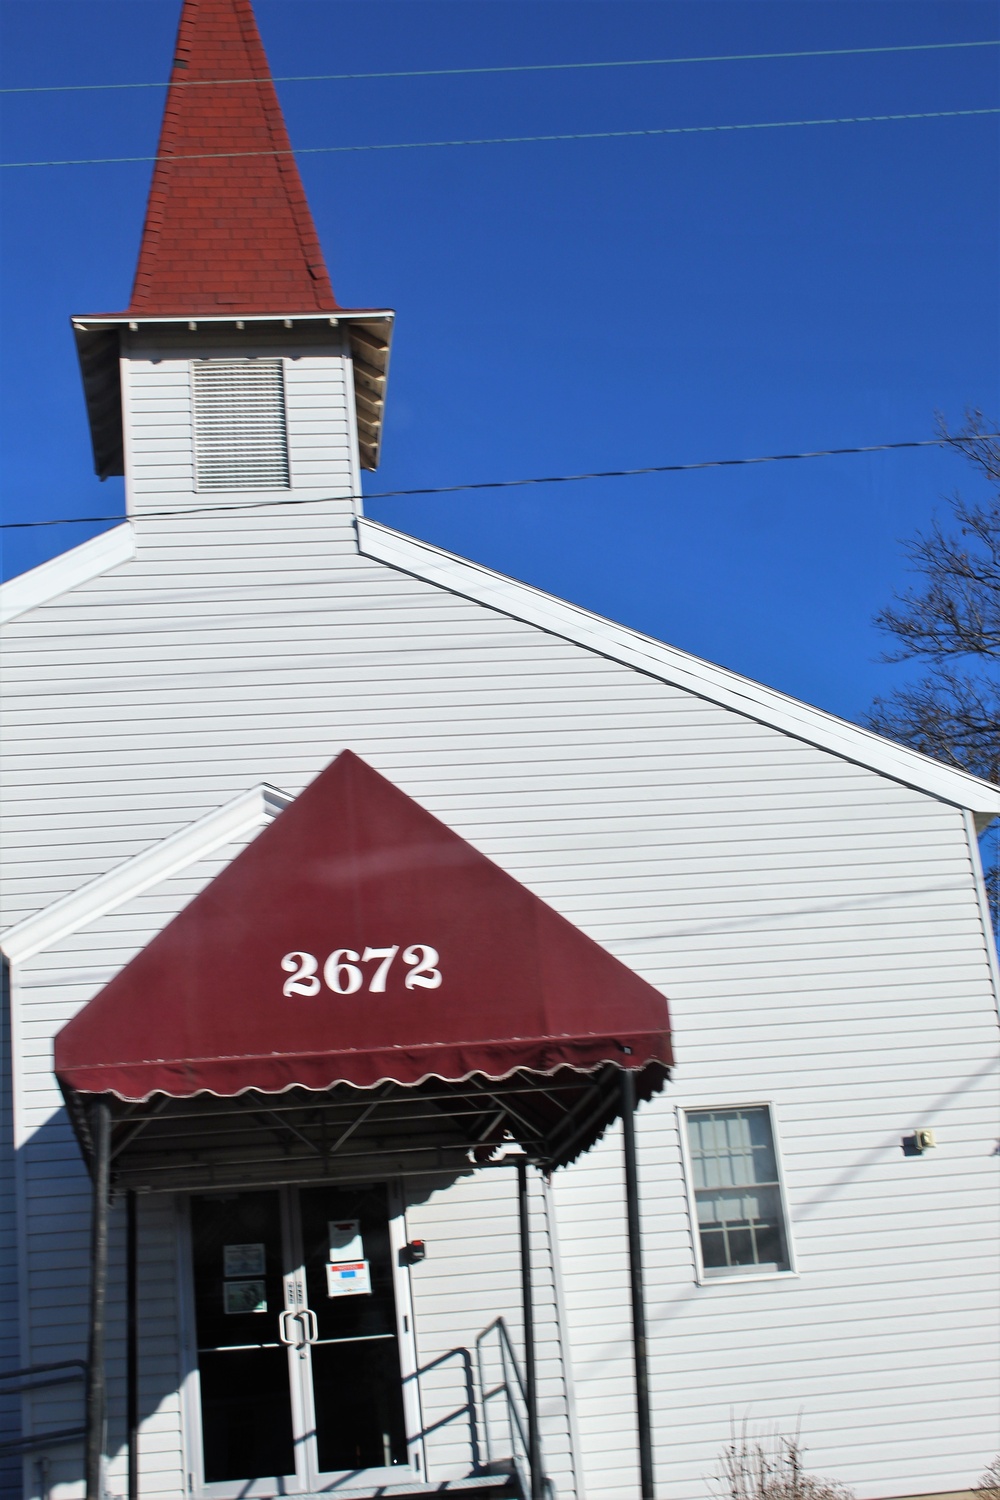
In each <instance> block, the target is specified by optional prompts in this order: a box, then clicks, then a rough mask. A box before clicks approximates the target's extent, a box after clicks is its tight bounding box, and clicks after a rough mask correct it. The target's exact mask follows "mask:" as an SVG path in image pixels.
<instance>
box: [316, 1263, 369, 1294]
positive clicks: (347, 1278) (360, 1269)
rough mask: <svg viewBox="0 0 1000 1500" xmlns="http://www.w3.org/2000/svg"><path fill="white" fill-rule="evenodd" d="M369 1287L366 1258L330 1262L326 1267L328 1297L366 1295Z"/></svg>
mask: <svg viewBox="0 0 1000 1500" xmlns="http://www.w3.org/2000/svg"><path fill="white" fill-rule="evenodd" d="M371 1289H372V1278H371V1273H370V1271H369V1269H368V1262H367V1261H366V1260H345V1261H340V1262H339V1263H337V1264H333V1263H332V1262H331V1263H330V1264H329V1265H328V1266H327V1268H326V1294H327V1296H328V1297H366V1296H368V1294H369V1293H370V1292H371Z"/></svg>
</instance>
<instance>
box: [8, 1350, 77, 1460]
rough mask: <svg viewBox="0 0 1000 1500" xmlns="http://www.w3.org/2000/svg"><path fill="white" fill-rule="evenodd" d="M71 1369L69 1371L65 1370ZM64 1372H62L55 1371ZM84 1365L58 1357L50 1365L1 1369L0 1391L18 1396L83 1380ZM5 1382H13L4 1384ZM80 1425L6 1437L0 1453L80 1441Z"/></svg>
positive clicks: (33, 1450) (38, 1450) (30, 1451)
mask: <svg viewBox="0 0 1000 1500" xmlns="http://www.w3.org/2000/svg"><path fill="white" fill-rule="evenodd" d="M70 1371H72V1373H69V1372H70ZM57 1372H66V1373H57ZM86 1375H87V1365H86V1362H85V1361H84V1360H82V1359H59V1360H55V1361H54V1362H53V1363H51V1364H44V1365H25V1367H24V1368H23V1369H21V1370H5V1371H4V1372H3V1373H2V1374H0V1388H2V1387H4V1386H6V1389H0V1394H4V1395H16V1394H17V1393H18V1392H20V1393H21V1394H22V1395H23V1394H24V1393H26V1392H28V1391H43V1390H48V1389H50V1388H51V1387H52V1386H56V1385H71V1384H72V1383H73V1382H74V1381H76V1380H84V1379H86ZM7 1382H13V1383H12V1384H9V1385H7V1384H6V1383H7ZM86 1435H87V1434H86V1428H84V1427H59V1428H56V1429H55V1430H53V1431H52V1432H32V1433H29V1434H28V1435H27V1436H26V1437H19V1438H8V1439H7V1441H6V1442H3V1443H0V1455H5V1454H17V1453H38V1452H40V1451H41V1450H42V1449H44V1448H56V1447H59V1446H61V1445H62V1444H63V1443H82V1442H83V1439H84V1438H85V1437H86Z"/></svg>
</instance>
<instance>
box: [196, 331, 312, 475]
mask: <svg viewBox="0 0 1000 1500" xmlns="http://www.w3.org/2000/svg"><path fill="white" fill-rule="evenodd" d="M191 380H192V387H193V395H194V403H193V406H194V455H195V480H196V483H197V487H198V489H199V490H280V489H288V487H289V482H290V481H289V471H288V431H287V426H286V420H285V371H284V362H283V361H282V360H280V359H197V360H193V361H192V364H191Z"/></svg>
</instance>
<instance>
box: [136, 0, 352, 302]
mask: <svg viewBox="0 0 1000 1500" xmlns="http://www.w3.org/2000/svg"><path fill="white" fill-rule="evenodd" d="M231 310H232V311H239V312H244V313H258V314H259V313H281V314H282V315H283V316H285V315H288V314H289V313H292V314H294V313H297V312H298V313H305V312H335V311H336V310H337V303H336V300H335V299H334V295H333V288H332V287H331V285H330V278H329V275H328V274H327V269H326V266H325V264H324V261H323V252H322V250H321V249H320V244H319V239H318V237H317V234H316V229H315V226H314V224H313V220H312V215H311V213H310V212H309V205H308V203H307V202H306V195H305V192H304V190H303V187H302V180H301V178H300V176H299V169H298V167H297V165H296V162H295V157H294V156H293V155H292V150H291V143H290V141H289V139H288V131H287V130H286V128H285V122H284V119H283V117H282V113H281V106H280V105H279V103H278V96H277V94H276V93H275V88H274V83H273V82H272V79H271V73H270V69H269V67H268V63H267V58H266V56H265V54H264V48H263V45H262V44H261V39H260V33H259V32H258V30H257V23H256V21H255V19H254V14H253V11H252V9H251V6H250V0H184V8H183V10H182V12H181V20H180V29H179V31H178V35H177V47H176V50H175V53H174V62H173V71H172V75H171V80H170V91H169V93H168V95H167V103H166V109H165V111H164V116H163V127H162V130H161V133H160V144H159V147H158V150H157V162H156V167H155V170H154V173H153V181H152V186H151V188H150V193H149V206H148V208H147V211H146V224H145V228H144V230H143V235H142V247H141V249H140V251H139V264H138V267H137V270H136V276H135V285H134V287H133V289H132V300H131V303H130V304H129V308H128V311H129V312H130V313H138V314H140V315H142V316H144V317H149V316H151V315H152V316H156V315H161V316H162V315H170V314H175V315H181V314H182V315H185V316H188V317H190V316H191V315H193V314H197V313H202V314H206V313H218V312H226V311H231Z"/></svg>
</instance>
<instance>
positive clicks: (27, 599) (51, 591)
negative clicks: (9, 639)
mask: <svg viewBox="0 0 1000 1500" xmlns="http://www.w3.org/2000/svg"><path fill="white" fill-rule="evenodd" d="M134 556H135V535H134V533H133V531H132V527H131V525H130V524H129V523H128V522H126V523H125V525H124V526H114V527H112V529H111V530H110V531H102V532H101V534H100V536H92V537H91V538H90V541H89V542H81V543H80V545H79V547H71V548H70V550H69V551H68V552H61V553H60V554H59V556H58V557H52V558H50V559H49V561H48V562H43V563H40V564H39V566H38V567H37V568H32V569H30V571H29V572H27V573H21V574H20V575H19V576H18V577H17V578H12V579H11V580H10V581H9V582H8V583H4V584H0V625H5V624H6V623H7V621H8V620H13V619H14V618H15V617H16V616H17V615H23V614H24V612H25V610H29V609H35V608H36V607H37V606H38V605H39V604H49V603H50V602H51V601H52V600H53V599H58V597H59V595H60V594H68V593H69V592H70V590H71V589H75V588H78V587H79V586H80V584H81V583H89V582H90V580H91V579H92V578H99V577H100V575H101V574H102V573H107V572H108V571H109V569H111V568H117V567H118V565H119V564H120V563H124V562H131V560H132V558H133V557H134Z"/></svg>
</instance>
